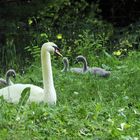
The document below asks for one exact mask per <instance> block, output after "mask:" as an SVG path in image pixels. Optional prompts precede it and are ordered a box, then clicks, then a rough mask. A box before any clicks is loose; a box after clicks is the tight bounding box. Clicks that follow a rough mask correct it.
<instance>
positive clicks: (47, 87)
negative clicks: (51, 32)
mask: <svg viewBox="0 0 140 140" xmlns="http://www.w3.org/2000/svg"><path fill="white" fill-rule="evenodd" d="M50 53H56V54H58V55H60V56H62V55H61V54H60V53H59V49H58V47H57V45H56V44H54V43H53V42H48V43H44V44H43V45H42V48H41V63H42V75H43V88H40V87H38V86H35V85H32V84H14V85H11V86H8V87H5V88H2V89H0V96H2V95H3V97H4V99H5V100H7V101H9V102H13V103H18V102H19V99H20V97H21V93H22V91H23V90H24V89H25V88H27V87H30V96H29V99H28V102H37V103H39V102H46V103H48V104H49V105H52V104H56V100H57V98H56V91H55V88H54V82H53V75H52V67H51V57H50ZM9 97H10V98H9Z"/></svg>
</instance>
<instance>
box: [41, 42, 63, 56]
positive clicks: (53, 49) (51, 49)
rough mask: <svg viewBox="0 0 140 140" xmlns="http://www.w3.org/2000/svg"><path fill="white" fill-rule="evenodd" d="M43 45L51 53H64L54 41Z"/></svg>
mask: <svg viewBox="0 0 140 140" xmlns="http://www.w3.org/2000/svg"><path fill="white" fill-rule="evenodd" d="M43 47H45V48H46V50H47V51H48V52H50V53H56V54H57V55H59V56H62V54H61V53H60V52H59V48H58V47H57V45H56V44H55V43H53V42H47V43H44V44H43Z"/></svg>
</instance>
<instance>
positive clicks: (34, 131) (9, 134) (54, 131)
mask: <svg viewBox="0 0 140 140" xmlns="http://www.w3.org/2000/svg"><path fill="white" fill-rule="evenodd" d="M53 64H54V63H53ZM109 65H110V66H111V68H112V74H111V76H110V77H109V78H106V79H104V78H101V77H96V76H93V75H90V74H86V75H79V74H74V73H62V72H60V68H59V69H55V68H54V70H53V75H54V82H55V88H56V91H57V97H58V101H57V105H56V106H55V107H48V106H47V104H44V103H41V104H35V103H32V104H26V105H25V106H20V105H14V104H10V103H6V102H5V101H4V100H3V99H2V98H0V140H11V139H14V140H25V139H26V140H31V139H32V140H44V139H45V140H55V139H56V140H58V139H68V140H69V139H70V140H71V139H73V140H80V139H83V140H94V139H95V140H105V139H106V140H109V139H112V140H114V139H120V140H137V139H139V138H140V53H134V54H132V55H131V56H130V57H128V58H126V59H124V60H120V61H119V60H116V59H115V60H114V61H112V62H110V64H109ZM30 79H33V80H34V84H37V85H39V86H40V85H42V81H41V70H40V68H34V70H33V68H32V70H30V72H27V73H26V75H25V76H24V77H20V78H18V80H17V82H20V81H23V82H25V83H26V82H28V83H29V82H31V81H30Z"/></svg>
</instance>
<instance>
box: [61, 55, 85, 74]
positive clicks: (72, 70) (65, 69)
mask: <svg viewBox="0 0 140 140" xmlns="http://www.w3.org/2000/svg"><path fill="white" fill-rule="evenodd" d="M63 64H64V68H63V70H62V72H68V71H70V72H74V73H83V69H82V68H69V60H68V58H67V57H63Z"/></svg>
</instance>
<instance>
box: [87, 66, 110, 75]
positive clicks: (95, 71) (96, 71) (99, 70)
mask: <svg viewBox="0 0 140 140" xmlns="http://www.w3.org/2000/svg"><path fill="white" fill-rule="evenodd" d="M89 72H90V73H91V74H94V75H98V76H101V77H108V76H110V74H111V72H110V71H106V70H105V69H102V68H98V67H92V68H89Z"/></svg>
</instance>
